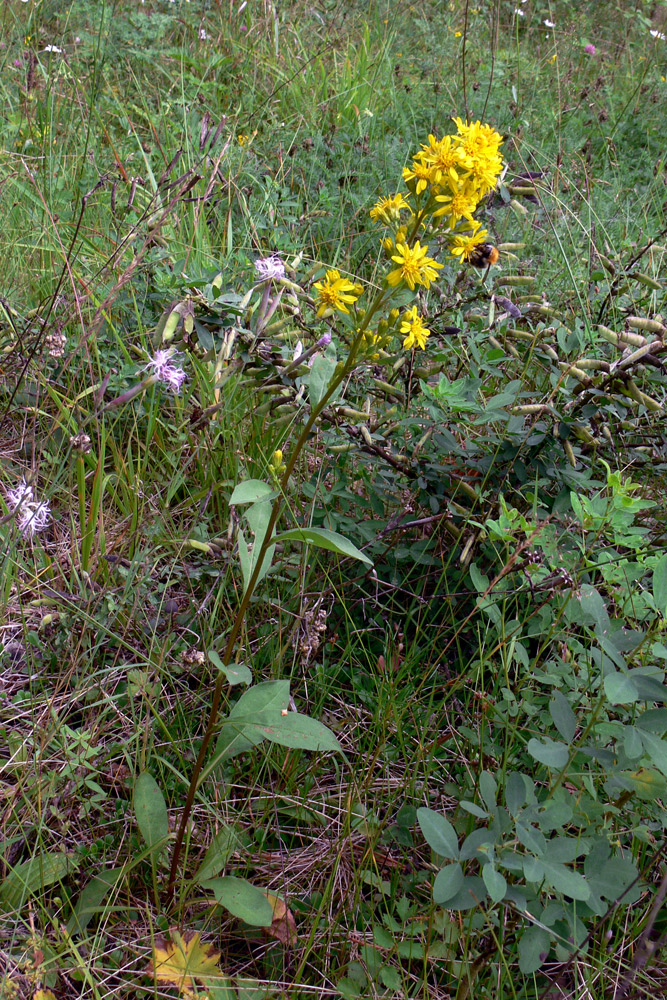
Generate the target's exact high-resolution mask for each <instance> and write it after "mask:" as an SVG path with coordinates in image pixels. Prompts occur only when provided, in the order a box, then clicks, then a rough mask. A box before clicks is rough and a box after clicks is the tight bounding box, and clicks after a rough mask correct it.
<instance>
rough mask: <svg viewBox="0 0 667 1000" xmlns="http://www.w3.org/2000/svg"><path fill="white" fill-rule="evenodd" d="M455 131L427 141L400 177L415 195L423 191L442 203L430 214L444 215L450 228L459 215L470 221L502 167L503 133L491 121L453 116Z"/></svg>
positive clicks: (492, 186) (432, 136)
mask: <svg viewBox="0 0 667 1000" xmlns="http://www.w3.org/2000/svg"><path fill="white" fill-rule="evenodd" d="M454 123H455V124H456V128H457V134H456V135H446V136H445V137H444V138H443V139H436V137H435V136H434V135H429V137H428V143H427V144H425V145H422V148H421V150H420V151H419V152H418V153H417V155H416V156H415V157H414V158H413V161H412V167H405V169H404V170H403V179H404V181H405V182H406V184H407V185H408V187H409V188H410V190H411V191H413V192H414V193H415V195H417V196H418V197H419V196H421V195H422V194H423V193H424V192H427V193H428V195H429V196H430V197H431V198H433V199H434V200H435V201H436V202H437V203H438V204H439V205H440V206H441V207H440V208H437V207H436V208H435V210H434V211H433V213H432V214H433V218H434V219H437V218H443V219H445V220H446V221H447V222H448V224H449V228H450V229H453V228H454V227H455V226H456V224H457V223H458V222H459V221H460V220H461V219H466V220H467V221H468V222H469V223H472V221H473V218H472V216H473V213H474V211H475V209H476V208H477V206H478V205H479V203H480V201H481V199H482V198H483V197H484V195H485V194H488V192H489V191H491V190H492V189H493V188H494V187H495V184H496V181H497V179H498V177H499V175H500V172H501V170H502V168H503V159H502V156H501V154H500V145H501V143H502V141H503V140H502V137H501V136H500V135H499V134H498V133H497V132H496V131H495V130H494V129H493V128H491V126H490V125H482V124H481V122H478V121H477V122H471V123H470V124H468V123H467V122H464V121H462V120H461V119H460V118H455V119H454Z"/></svg>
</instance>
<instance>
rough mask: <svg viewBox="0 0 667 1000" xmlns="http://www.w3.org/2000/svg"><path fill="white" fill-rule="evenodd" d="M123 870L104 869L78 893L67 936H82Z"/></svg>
mask: <svg viewBox="0 0 667 1000" xmlns="http://www.w3.org/2000/svg"><path fill="white" fill-rule="evenodd" d="M124 871H125V869H124V868H105V869H104V871H101V872H100V874H99V875H96V876H95V878H91V880H90V882H88V883H87V885H85V886H84V888H83V889H82V890H81V892H80V893H79V898H78V899H77V901H76V906H75V907H74V911H73V913H72V916H71V917H70V918H69V920H68V921H67V933H68V934H83V932H84V931H85V929H86V927H87V926H88V924H89V923H90V921H91V920H92V919H93V917H94V916H95V915H96V914H98V913H100V912H101V911H102V903H103V902H104V899H105V897H106V896H107V894H108V893H109V891H110V890H111V889H113V888H114V886H115V885H116V884H117V883H118V881H119V880H120V878H121V876H122V874H123V872H124Z"/></svg>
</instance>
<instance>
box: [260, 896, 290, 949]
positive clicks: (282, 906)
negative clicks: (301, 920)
mask: <svg viewBox="0 0 667 1000" xmlns="http://www.w3.org/2000/svg"><path fill="white" fill-rule="evenodd" d="M266 898H267V899H268V901H269V903H270V904H271V909H272V910H273V920H272V921H271V926H270V927H266V928H265V930H264V932H265V934H267V935H268V936H269V937H272V938H275V939H276V941H280V943H281V944H284V945H290V946H291V947H294V946H295V945H296V942H297V938H298V934H297V930H296V923H295V920H294V917H293V915H292V911H291V910H290V909H288V907H287V904H286V903H285V901H284V900H283V899H281V898H280V896H274V895H273V893H272V892H267V893H266Z"/></svg>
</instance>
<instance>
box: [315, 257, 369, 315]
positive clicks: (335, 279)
mask: <svg viewBox="0 0 667 1000" xmlns="http://www.w3.org/2000/svg"><path fill="white" fill-rule="evenodd" d="M314 287H315V289H316V291H317V299H318V302H319V308H318V310H317V315H318V316H324V315H325V313H326V314H327V315H329V314H330V313H331V312H333V310H334V309H337V310H338V311H339V312H344V313H349V311H350V310H349V309H348V308H347V307H348V305H351V304H352V303H353V302H356V301H357V299H358V298H359V296H360V295H361V292H362V290H363V289H362V286H361V285H354V284H353V283H352V282H351V281H348V279H347V278H342V277H341V275H340V272H339V271H336V270H335V269H334V268H332V269H331V270H330V271H327V273H326V275H325V277H324V278H323V279H322V281H318V282H316V283H315V286H314Z"/></svg>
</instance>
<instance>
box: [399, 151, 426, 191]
mask: <svg viewBox="0 0 667 1000" xmlns="http://www.w3.org/2000/svg"><path fill="white" fill-rule="evenodd" d="M432 178H433V169H432V167H431V165H430V163H425V162H424V161H423V160H422V159H420V158H418V157H416V156H415V158H414V160H413V161H412V169H410V167H403V180H404V181H405V183H406V184H408V185H410V184H411V182H413V181H414V182H415V185H414V187H415V194H421V193H422V191H425V190H426V188H427V187H428V186H429V185H430V183H431V181H432Z"/></svg>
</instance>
